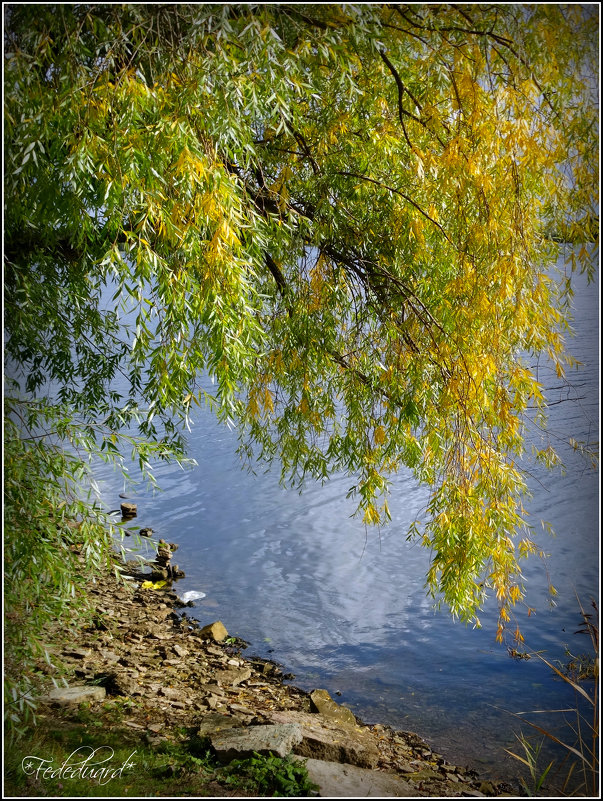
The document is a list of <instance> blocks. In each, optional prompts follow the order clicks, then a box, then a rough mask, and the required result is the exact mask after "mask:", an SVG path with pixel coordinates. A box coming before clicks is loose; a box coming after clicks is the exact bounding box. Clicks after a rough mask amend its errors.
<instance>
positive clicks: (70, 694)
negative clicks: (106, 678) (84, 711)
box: [40, 684, 107, 706]
mask: <svg viewBox="0 0 603 801" xmlns="http://www.w3.org/2000/svg"><path fill="white" fill-rule="evenodd" d="M106 695H107V692H106V690H105V688H104V687H93V686H91V685H89V684H82V685H74V686H72V687H55V688H54V689H53V690H51V691H50V692H49V693H48V695H45V696H42V697H41V698H40V702H42V703H47V704H55V705H58V706H70V705H72V704H82V703H84V702H88V701H102V700H103V699H104V698H105V696H106Z"/></svg>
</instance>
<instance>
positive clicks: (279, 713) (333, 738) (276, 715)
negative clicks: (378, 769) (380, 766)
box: [266, 710, 379, 768]
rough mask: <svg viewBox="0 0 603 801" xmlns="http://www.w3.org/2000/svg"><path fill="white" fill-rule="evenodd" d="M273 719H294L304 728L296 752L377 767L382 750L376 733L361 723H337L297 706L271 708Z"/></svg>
mask: <svg viewBox="0 0 603 801" xmlns="http://www.w3.org/2000/svg"><path fill="white" fill-rule="evenodd" d="M266 717H267V718H268V720H270V721H272V722H273V723H290V724H291V723H294V724H297V725H298V726H299V727H300V729H301V732H302V737H303V739H302V742H301V743H300V744H299V745H296V746H295V748H294V752H295V753H296V754H299V755H300V756H305V757H310V758H312V759H320V760H325V761H327V762H345V763H348V764H351V765H356V766H357V767H359V768H374V767H375V765H376V764H377V762H378V759H379V752H378V750H377V746H376V745H375V741H374V739H373V737H372V736H371V735H370V734H369V733H367V732H366V731H365V730H364V729H362V728H360V726H355V727H352V726H348V725H347V724H345V725H338V724H336V723H335V722H332V721H329V720H326V719H325V718H323V717H322V715H321V716H319V715H313V714H311V713H309V712H297V711H294V710H276V711H274V712H268V713H267V715H266Z"/></svg>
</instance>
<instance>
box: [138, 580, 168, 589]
mask: <svg viewBox="0 0 603 801" xmlns="http://www.w3.org/2000/svg"><path fill="white" fill-rule="evenodd" d="M166 584H167V581H156V582H154V583H153V582H152V581H143V582H142V584H141V585H140V589H141V590H160V589H161V588H162V587H165V585H166Z"/></svg>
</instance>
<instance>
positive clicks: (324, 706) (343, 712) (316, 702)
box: [310, 690, 356, 726]
mask: <svg viewBox="0 0 603 801" xmlns="http://www.w3.org/2000/svg"><path fill="white" fill-rule="evenodd" d="M310 704H311V709H312V711H313V712H318V713H320V714H321V715H322V716H323V717H325V718H328V719H329V720H334V721H336V722H337V723H343V724H344V725H346V724H347V725H349V726H355V725H356V718H355V717H354V713H353V712H351V711H350V710H349V709H346V708H345V707H344V706H339V704H337V703H335V701H334V700H333V699H332V698H331V696H330V695H329V693H328V692H327V691H326V690H314V692H312V693H310Z"/></svg>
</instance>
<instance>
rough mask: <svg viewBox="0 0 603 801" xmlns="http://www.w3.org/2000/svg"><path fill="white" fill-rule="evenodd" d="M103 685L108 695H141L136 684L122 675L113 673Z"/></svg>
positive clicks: (132, 679)
mask: <svg viewBox="0 0 603 801" xmlns="http://www.w3.org/2000/svg"><path fill="white" fill-rule="evenodd" d="M105 683H106V687H107V690H108V691H109V694H110V695H142V690H141V688H140V686H139V684H138V682H137V681H136V680H135V679H134V678H131V677H130V676H128V675H126V674H124V673H113V674H112V675H110V676H108V677H107V679H106V682H105Z"/></svg>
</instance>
